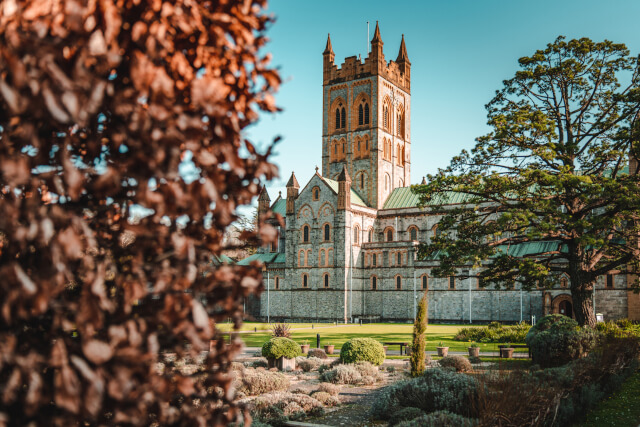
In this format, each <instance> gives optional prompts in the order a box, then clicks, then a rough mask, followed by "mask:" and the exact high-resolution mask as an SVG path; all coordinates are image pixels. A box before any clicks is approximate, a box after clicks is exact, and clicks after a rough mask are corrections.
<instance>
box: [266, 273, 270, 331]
mask: <svg viewBox="0 0 640 427" xmlns="http://www.w3.org/2000/svg"><path fill="white" fill-rule="evenodd" d="M267 323H271V300H270V298H269V272H268V271H267Z"/></svg>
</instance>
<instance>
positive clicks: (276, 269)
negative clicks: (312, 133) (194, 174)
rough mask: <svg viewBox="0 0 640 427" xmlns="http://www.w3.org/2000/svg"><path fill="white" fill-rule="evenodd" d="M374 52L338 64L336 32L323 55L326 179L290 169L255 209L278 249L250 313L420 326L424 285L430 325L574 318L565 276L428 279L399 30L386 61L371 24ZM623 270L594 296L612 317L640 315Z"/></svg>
mask: <svg viewBox="0 0 640 427" xmlns="http://www.w3.org/2000/svg"><path fill="white" fill-rule="evenodd" d="M371 46H372V49H371V52H370V53H369V56H368V57H367V58H366V59H365V60H364V61H360V60H358V59H357V58H356V57H349V58H347V59H346V60H345V62H344V63H343V64H342V66H341V67H340V68H338V67H337V66H336V65H335V64H334V54H333V49H332V46H331V39H330V38H329V39H328V40H327V46H326V49H325V51H324V53H323V55H324V65H323V70H324V72H323V116H322V122H323V126H322V147H323V149H322V174H320V173H319V172H318V171H317V170H316V174H315V175H314V176H313V177H312V178H311V179H310V180H309V182H308V183H307V184H306V185H305V187H304V188H303V189H302V190H300V186H299V184H298V181H297V179H296V177H295V175H294V174H292V176H291V179H290V180H289V182H288V184H287V196H286V199H282V198H281V197H278V198H277V199H276V201H275V202H274V203H273V204H270V200H269V196H268V194H266V190H265V191H264V192H263V193H262V194H261V196H260V198H259V213H258V214H259V215H263V214H265V213H266V211H267V209H271V210H272V211H274V212H276V213H278V214H280V215H282V217H283V218H284V219H285V224H286V225H285V227H284V229H280V228H279V231H280V239H279V244H277V245H273V246H272V247H270V248H263V249H262V250H261V251H260V253H258V254H256V255H254V256H252V257H250V258H249V259H247V260H244V261H242V262H241V264H242V263H243V262H244V263H248V262H250V261H251V260H253V259H256V260H260V261H263V262H265V264H266V266H267V270H268V278H269V279H268V281H267V283H266V286H267V287H268V289H269V292H264V293H263V294H262V296H261V298H260V300H259V301H258V302H254V303H253V304H251V313H250V314H252V315H253V316H254V317H255V318H258V319H261V320H266V319H267V318H269V319H270V320H272V321H273V320H286V321H314V322H326V321H339V322H348V321H358V320H360V319H363V320H365V321H398V322H408V321H413V318H414V316H415V310H416V303H417V300H418V299H419V298H420V297H421V296H422V293H423V292H424V290H425V289H427V294H428V298H429V309H428V310H429V312H428V315H429V320H430V321H431V322H438V321H440V322H460V323H476V322H489V321H494V320H497V321H503V322H516V321H520V320H531V318H532V316H535V317H536V318H540V317H541V316H543V315H545V314H548V313H552V312H555V313H559V312H563V313H565V314H569V315H571V310H572V308H571V296H570V291H569V289H568V284H567V283H566V280H560V282H559V283H557V284H556V285H555V286H554V287H553V288H552V289H544V290H543V289H540V290H534V291H522V290H521V289H520V288H519V286H518V285H517V284H514V286H513V287H512V288H510V289H500V290H497V289H494V288H480V287H479V286H478V280H477V277H476V276H477V273H478V271H477V270H472V269H460V270H459V272H458V273H457V275H456V276H455V277H446V278H435V277H432V273H431V271H432V269H433V268H434V267H435V266H436V263H435V261H428V260H418V259H417V257H416V253H417V248H418V246H419V244H420V243H428V242H429V241H430V239H431V238H432V237H433V236H434V235H435V234H436V233H437V224H438V221H439V219H440V216H439V215H438V214H437V213H436V212H432V211H430V210H429V208H421V207H418V206H417V197H416V196H415V195H413V194H412V193H411V191H410V189H409V188H408V187H407V186H408V184H409V183H410V176H411V175H410V167H411V161H410V160H411V138H410V129H411V122H410V112H411V94H410V80H411V79H410V67H411V64H410V62H409V59H408V55H407V51H406V47H405V43H404V37H403V38H402V41H401V44H400V50H399V53H398V57H397V59H396V61H390V62H388V63H387V62H386V61H385V59H384V53H383V51H382V46H383V43H382V39H381V36H380V30H379V28H378V26H377V24H376V30H375V34H374V38H373V40H372V42H371ZM627 283H631V280H630V279H629V278H628V277H627V275H626V274H623V273H619V274H613V275H611V277H603V278H601V280H600V281H599V282H598V284H597V287H596V291H595V304H596V311H597V312H599V313H602V314H603V315H604V317H605V319H616V318H621V317H630V318H635V319H638V318H640V299H639V298H638V296H637V295H636V294H633V293H631V292H630V290H629V289H628V286H627Z"/></svg>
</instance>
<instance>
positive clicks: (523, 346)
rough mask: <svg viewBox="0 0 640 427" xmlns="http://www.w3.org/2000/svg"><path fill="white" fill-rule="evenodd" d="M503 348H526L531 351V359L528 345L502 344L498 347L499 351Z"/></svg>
mask: <svg viewBox="0 0 640 427" xmlns="http://www.w3.org/2000/svg"><path fill="white" fill-rule="evenodd" d="M503 348H526V349H528V350H529V359H531V349H530V348H529V346H528V345H526V344H512V345H505V344H501V345H499V346H498V351H500V350H502V349H503ZM500 357H502V352H501V351H500Z"/></svg>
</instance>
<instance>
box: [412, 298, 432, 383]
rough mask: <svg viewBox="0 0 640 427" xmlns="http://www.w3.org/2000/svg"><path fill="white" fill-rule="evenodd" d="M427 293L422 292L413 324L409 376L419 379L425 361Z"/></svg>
mask: <svg viewBox="0 0 640 427" xmlns="http://www.w3.org/2000/svg"><path fill="white" fill-rule="evenodd" d="M428 304H429V303H428V301H427V291H426V290H425V291H424V294H423V295H422V298H421V299H420V303H419V304H418V312H417V313H416V320H415V322H414V323H413V346H412V351H411V376H412V377H419V376H420V375H422V373H423V372H424V359H425V353H424V351H425V347H426V343H425V339H424V334H425V332H426V331H427V307H428Z"/></svg>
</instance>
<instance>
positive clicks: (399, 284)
mask: <svg viewBox="0 0 640 427" xmlns="http://www.w3.org/2000/svg"><path fill="white" fill-rule="evenodd" d="M396 289H397V290H400V289H402V277H400V276H396Z"/></svg>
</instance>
